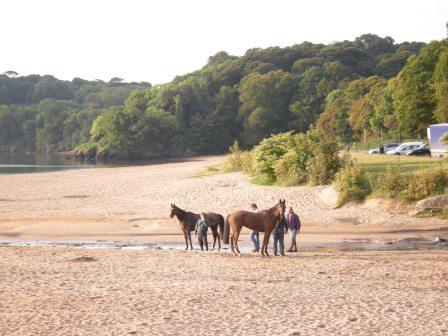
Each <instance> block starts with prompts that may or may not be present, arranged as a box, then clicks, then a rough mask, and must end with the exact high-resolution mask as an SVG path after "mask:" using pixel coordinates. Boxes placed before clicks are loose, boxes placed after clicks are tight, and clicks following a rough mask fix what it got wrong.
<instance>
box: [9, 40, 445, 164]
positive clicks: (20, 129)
mask: <svg viewBox="0 0 448 336" xmlns="http://www.w3.org/2000/svg"><path fill="white" fill-rule="evenodd" d="M446 43H447V42H446V40H444V41H440V42H432V43H431V44H429V45H425V44H424V43H421V42H403V43H399V44H398V43H395V41H394V40H393V39H392V38H391V37H389V36H387V37H384V38H383V37H379V36H377V35H374V34H365V35H362V36H359V37H357V38H356V39H355V40H354V41H340V42H334V43H331V44H328V45H324V44H315V43H311V42H303V43H301V44H295V45H293V46H289V47H284V48H281V47H269V48H266V49H261V48H253V49H249V50H247V51H246V53H245V54H244V55H242V56H240V57H237V56H232V55H229V54H228V53H227V52H225V51H220V52H218V53H216V54H215V55H213V56H210V57H209V58H208V61H207V64H206V65H205V66H204V67H202V68H201V69H198V70H197V71H194V72H192V73H189V74H185V75H182V76H177V77H175V78H174V79H173V80H172V81H171V82H169V83H165V84H159V85H152V86H151V85H150V84H149V83H125V82H123V80H122V79H121V78H120V77H113V78H112V79H111V80H110V81H108V82H104V81H99V80H97V81H86V80H83V79H81V78H74V79H73V80H72V81H61V80H58V79H56V78H55V77H53V76H48V75H46V76H38V75H29V76H18V75H16V74H14V73H12V72H10V71H8V73H7V74H4V75H0V132H1V133H0V146H6V145H14V146H17V147H19V148H24V149H28V150H34V149H38V150H67V149H70V148H73V147H75V146H77V145H81V144H83V143H96V144H98V145H99V146H100V147H101V148H105V149H107V150H108V151H109V152H110V153H113V154H114V155H118V156H123V157H140V156H146V155H173V154H212V153H220V152H225V151H227V149H228V148H229V146H230V145H231V144H232V143H233V142H234V141H235V140H238V141H239V143H240V144H241V146H242V147H243V148H248V147H252V146H254V145H256V144H257V143H259V142H260V141H261V140H262V139H264V138H266V137H269V136H270V135H271V134H277V133H282V132H288V131H300V132H304V131H307V130H308V129H309V127H310V126H311V125H312V124H315V123H316V124H317V126H318V127H319V128H322V129H324V130H325V131H326V132H327V133H325V134H330V135H332V136H334V137H336V138H337V139H338V140H339V141H341V142H351V141H356V140H362V139H366V138H367V137H369V136H377V135H378V134H380V133H381V134H383V132H384V133H390V134H395V133H396V132H399V133H400V134H409V135H415V134H419V133H421V132H423V130H424V129H425V127H426V125H427V124H428V123H430V122H433V121H446V117H447V115H448V112H447V106H448V99H447V90H448V88H447V67H448V63H447V62H448V54H447V51H446V50H447V48H446ZM394 132H395V133H394Z"/></svg>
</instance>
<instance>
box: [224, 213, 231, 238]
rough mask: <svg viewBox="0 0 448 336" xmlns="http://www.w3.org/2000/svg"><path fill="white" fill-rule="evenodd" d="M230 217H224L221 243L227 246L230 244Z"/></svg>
mask: <svg viewBox="0 0 448 336" xmlns="http://www.w3.org/2000/svg"><path fill="white" fill-rule="evenodd" d="M229 217H230V215H227V217H226V223H225V224H224V235H223V243H224V244H229V242H230V223H229Z"/></svg>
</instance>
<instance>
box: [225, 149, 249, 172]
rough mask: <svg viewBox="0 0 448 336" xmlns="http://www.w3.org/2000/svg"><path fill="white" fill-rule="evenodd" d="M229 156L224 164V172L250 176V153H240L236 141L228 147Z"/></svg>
mask: <svg viewBox="0 0 448 336" xmlns="http://www.w3.org/2000/svg"><path fill="white" fill-rule="evenodd" d="M229 149H230V155H229V157H228V158H227V160H226V161H225V162H224V170H225V171H232V172H234V171H242V172H244V173H246V174H252V173H253V172H254V169H253V153H252V152H251V151H241V150H240V149H239V145H238V141H235V142H234V143H233V145H232V146H230V148H229Z"/></svg>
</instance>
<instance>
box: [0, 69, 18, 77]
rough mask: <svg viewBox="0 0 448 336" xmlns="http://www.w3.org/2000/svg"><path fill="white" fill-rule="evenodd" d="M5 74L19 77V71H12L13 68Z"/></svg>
mask: <svg viewBox="0 0 448 336" xmlns="http://www.w3.org/2000/svg"><path fill="white" fill-rule="evenodd" d="M4 74H5V75H6V76H8V77H12V78H15V77H17V76H18V75H19V74H18V73H17V72H15V71H12V70H8V71H5V72H4Z"/></svg>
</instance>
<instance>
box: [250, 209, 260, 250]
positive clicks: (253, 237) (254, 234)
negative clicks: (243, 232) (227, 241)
mask: <svg viewBox="0 0 448 336" xmlns="http://www.w3.org/2000/svg"><path fill="white" fill-rule="evenodd" d="M250 208H251V210H252V212H255V213H257V212H260V210H258V207H257V205H256V204H255V203H252V204H251V205H250ZM249 238H250V241H251V242H252V244H253V245H254V248H253V250H252V252H258V251H260V233H259V232H258V231H255V230H250V232H249Z"/></svg>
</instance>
